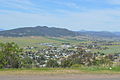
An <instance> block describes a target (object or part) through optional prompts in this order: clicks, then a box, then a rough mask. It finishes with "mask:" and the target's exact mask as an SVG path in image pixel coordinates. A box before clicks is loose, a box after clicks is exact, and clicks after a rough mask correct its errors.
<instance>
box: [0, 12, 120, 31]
mask: <svg viewBox="0 0 120 80" xmlns="http://www.w3.org/2000/svg"><path fill="white" fill-rule="evenodd" d="M6 12H7V13H8V14H1V15H0V22H1V24H0V26H5V27H6V28H7V27H8V26H12V27H14V28H15V27H21V26H22V27H23V26H37V25H47V26H55V27H63V28H68V29H71V30H81V29H86V30H109V31H115V30H118V28H119V26H120V17H119V14H120V10H93V11H87V12H78V13H77V12H65V13H64V15H57V14H56V15H52V14H47V13H46V14H42V13H40V14H38V13H36V14H32V13H23V12H11V11H10V12H9V11H6ZM116 16H117V17H116ZM6 22H7V24H6Z"/></svg>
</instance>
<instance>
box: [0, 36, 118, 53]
mask: <svg viewBox="0 0 120 80" xmlns="http://www.w3.org/2000/svg"><path fill="white" fill-rule="evenodd" d="M0 42H15V43H17V44H18V45H19V46H20V47H21V48H23V47H26V46H32V47H38V48H39V49H41V48H46V46H42V45H39V44H40V43H56V44H57V45H60V44H61V43H64V42H67V43H71V44H75V45H78V44H79V43H91V41H87V40H83V39H81V40H77V39H74V38H70V37H69V38H55V37H0ZM114 43H118V44H119V43H120V42H114ZM102 47H103V46H102ZM104 47H108V48H109V49H106V50H98V49H93V50H92V52H101V53H105V54H113V53H120V45H112V46H104Z"/></svg>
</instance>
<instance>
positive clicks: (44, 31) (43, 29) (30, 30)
mask: <svg viewBox="0 0 120 80" xmlns="http://www.w3.org/2000/svg"><path fill="white" fill-rule="evenodd" d="M1 30H2V31H1ZM80 35H82V36H91V37H109V38H111V37H120V32H108V31H85V30H84V31H70V30H68V29H65V28H56V27H47V26H36V27H23V28H17V29H11V30H3V29H0V36H6V37H23V36H49V37H62V36H80Z"/></svg>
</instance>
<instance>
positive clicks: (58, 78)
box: [0, 74, 120, 80]
mask: <svg viewBox="0 0 120 80" xmlns="http://www.w3.org/2000/svg"><path fill="white" fill-rule="evenodd" d="M0 80H120V75H119V74H116V75H115V74H114V75H112V74H68V75H0Z"/></svg>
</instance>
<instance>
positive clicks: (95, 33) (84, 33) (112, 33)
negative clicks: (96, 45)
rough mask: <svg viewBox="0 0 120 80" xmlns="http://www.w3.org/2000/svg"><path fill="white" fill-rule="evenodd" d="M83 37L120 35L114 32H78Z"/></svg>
mask: <svg viewBox="0 0 120 80" xmlns="http://www.w3.org/2000/svg"><path fill="white" fill-rule="evenodd" d="M78 33H79V34H81V35H87V36H92V37H109V38H112V37H119V36H120V34H117V33H114V32H108V31H78Z"/></svg>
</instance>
